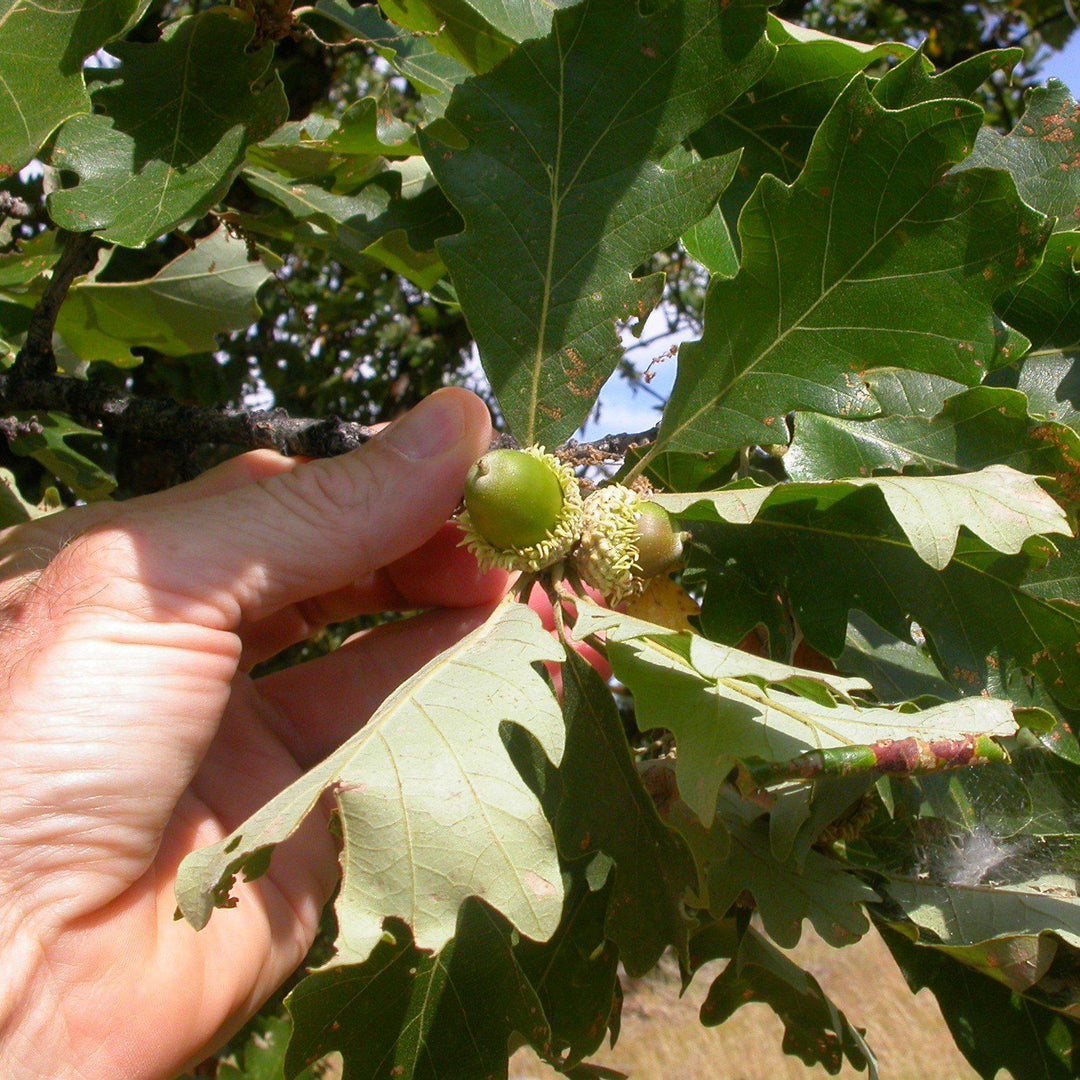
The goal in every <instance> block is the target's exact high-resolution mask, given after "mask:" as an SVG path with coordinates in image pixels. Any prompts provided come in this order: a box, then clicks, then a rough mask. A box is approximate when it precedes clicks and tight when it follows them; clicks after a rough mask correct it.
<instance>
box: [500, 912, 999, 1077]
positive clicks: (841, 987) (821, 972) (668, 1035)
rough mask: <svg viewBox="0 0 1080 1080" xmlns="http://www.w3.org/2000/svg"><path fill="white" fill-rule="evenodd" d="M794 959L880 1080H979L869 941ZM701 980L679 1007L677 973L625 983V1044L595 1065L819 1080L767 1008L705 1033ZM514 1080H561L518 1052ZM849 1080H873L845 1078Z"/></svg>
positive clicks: (927, 1006)
mask: <svg viewBox="0 0 1080 1080" xmlns="http://www.w3.org/2000/svg"><path fill="white" fill-rule="evenodd" d="M793 956H794V959H796V960H797V961H798V962H799V963H800V964H802V965H803V966H804V967H806V968H807V969H808V970H809V971H811V972H812V973H813V974H814V976H815V977H816V978H817V980H818V982H820V983H821V985H822V987H823V989H824V990H825V992H826V993H827V994H829V995H830V997H832V999H833V1001H835V1002H836V1004H837V1005H838V1006H839V1007H840V1008H841V1009H843V1010H844V1012H845V1013H846V1014H847V1016H848V1019H849V1020H850V1021H851V1022H852V1023H853V1024H855V1025H856V1026H858V1027H862V1028H866V1029H867V1037H868V1039H869V1042H870V1045H871V1046H872V1047H873V1048H874V1050H875V1052H876V1053H877V1055H878V1061H879V1064H880V1068H881V1077H882V1080H975V1078H976V1077H977V1073H976V1072H975V1071H974V1070H973V1069H972V1068H971V1067H970V1066H969V1065H968V1064H967V1062H966V1061H965V1060H964V1058H963V1056H962V1055H961V1054H960V1052H959V1051H958V1050H957V1049H956V1047H955V1045H954V1044H953V1041H952V1038H951V1037H950V1035H949V1031H948V1028H947V1027H946V1026H945V1021H944V1020H942V1018H941V1013H940V1012H939V1011H938V1007H937V1002H936V1001H935V1000H934V998H933V996H932V995H931V994H930V993H929V992H928V991H925V990H924V991H923V992H922V993H921V994H919V995H918V996H912V994H911V992H910V991H909V990H908V988H907V984H906V983H905V982H904V979H903V977H902V976H901V974H900V972H899V970H898V969H897V967H896V964H895V963H894V962H893V960H892V957H891V956H890V954H889V951H888V949H887V948H886V947H885V945H884V944H883V943H882V941H881V939H880V938H878V936H877V935H876V934H875V933H873V932H871V933H870V934H868V935H867V936H866V937H865V938H863V940H862V941H860V942H859V943H858V944H857V945H852V946H850V947H849V948H846V949H833V948H830V947H829V946H828V945H825V944H824V943H823V942H822V941H821V940H820V939H818V938H816V937H814V936H813V935H812V934H808V935H805V936H804V938H803V941H802V943H801V944H800V945H799V948H798V949H796V950H795V952H794V954H793ZM710 981H711V980H710V977H709V972H708V970H705V971H703V972H701V974H700V975H699V976H698V979H697V980H696V981H695V983H694V985H693V986H692V987H691V988H690V990H689V991H688V992H687V994H686V997H684V998H681V999H680V998H679V982H678V973H677V971H676V969H675V968H674V967H673V966H670V965H665V966H662V967H661V968H660V969H659V970H658V972H657V973H655V974H654V975H653V976H651V977H650V978H648V979H644V980H640V981H638V982H636V983H629V982H628V983H627V984H626V985H625V990H626V1004H625V1007H624V1009H623V1022H622V1034H621V1035H620V1037H619V1041H618V1043H617V1044H616V1046H615V1048H614V1049H613V1050H612V1049H606V1048H605V1049H604V1050H603V1051H602V1052H601V1053H599V1054H597V1055H596V1057H594V1058H593V1059H592V1060H593V1061H596V1062H597V1063H600V1064H603V1065H607V1066H610V1067H611V1068H616V1069H620V1070H622V1071H623V1072H625V1073H628V1074H629V1075H630V1077H631V1078H632V1080H811V1078H813V1077H815V1076H817V1077H825V1076H826V1075H827V1074H826V1073H825V1071H824V1070H823V1069H820V1068H817V1069H810V1068H807V1067H806V1066H804V1065H803V1064H802V1062H801V1061H799V1060H798V1059H797V1058H791V1057H787V1056H786V1055H785V1054H783V1053H782V1052H781V1050H780V1040H781V1037H782V1033H783V1026H782V1025H781V1023H780V1021H779V1020H778V1019H777V1018H776V1016H774V1015H773V1013H772V1010H771V1009H769V1007H768V1006H767V1005H757V1004H754V1005H746V1006H744V1007H743V1008H742V1009H740V1010H739V1011H738V1012H737V1013H736V1014H735V1015H734V1016H733V1017H732V1018H731V1020H729V1021H728V1022H727V1023H726V1024H724V1025H722V1026H721V1027H719V1028H711V1029H706V1028H703V1027H702V1026H701V1025H700V1023H699V1022H698V1018H697V1011H698V1006H699V1005H700V1004H701V1001H702V999H703V998H704V997H705V993H706V990H707V989H708V985H709V982H710ZM510 1075H511V1077H513V1078H514V1080H554V1078H555V1077H556V1076H557V1074H556V1073H555V1072H553V1071H552V1070H550V1069H548V1068H547V1067H546V1066H544V1065H542V1064H541V1063H540V1062H538V1061H537V1059H536V1057H535V1055H533V1054H532V1053H531V1052H530V1051H527V1050H523V1051H520V1052H519V1053H518V1054H517V1055H516V1056H515V1058H514V1060H513V1063H512V1068H511V1073H510ZM840 1075H841V1077H844V1078H845V1080H848V1078H854V1077H858V1076H863V1077H865V1075H866V1074H865V1073H857V1072H856V1071H855V1070H854V1069H851V1068H845V1069H844V1071H843V1072H842V1073H841V1074H840Z"/></svg>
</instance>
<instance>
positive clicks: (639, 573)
mask: <svg viewBox="0 0 1080 1080" xmlns="http://www.w3.org/2000/svg"><path fill="white" fill-rule="evenodd" d="M688 535H689V534H688V533H682V532H676V530H675V527H674V522H673V521H672V518H671V515H670V514H669V513H668V512H667V511H666V510H665V509H664V508H663V507H662V506H660V505H658V504H657V503H654V502H649V501H648V500H646V499H642V498H641V496H640V495H638V494H637V492H635V491H631V490H630V488H626V487H623V486H622V485H621V484H610V485H609V486H608V487H603V488H600V489H599V490H597V491H594V492H593V493H592V494H591V495H590V496H589V497H588V498H587V499H586V500H585V505H584V507H583V512H582V523H581V539H580V541H579V542H578V546H577V549H576V550H575V552H574V566H575V567H576V569H577V572H578V574H579V575H580V576H581V579H582V580H583V581H585V582H586V583H587V584H589V585H592V587H593V588H594V589H597V590H598V591H599V592H600V594H601V595H602V596H603V597H604V599H605V600H607V601H608V602H609V603H611V604H618V603H621V602H622V601H623V600H626V599H628V598H629V597H631V596H637V595H638V594H639V593H642V592H644V591H645V586H646V584H647V583H648V582H649V579H650V578H654V577H656V576H657V575H658V574H663V573H667V572H668V571H669V570H673V569H674V568H675V567H676V566H677V565H678V564H679V560H680V559H681V558H682V553H683V542H684V541H685V540H686V538H687V537H688Z"/></svg>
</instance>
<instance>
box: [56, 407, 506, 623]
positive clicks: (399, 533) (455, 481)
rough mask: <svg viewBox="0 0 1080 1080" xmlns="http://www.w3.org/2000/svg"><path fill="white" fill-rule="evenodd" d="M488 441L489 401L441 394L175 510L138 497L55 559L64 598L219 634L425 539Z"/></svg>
mask: <svg viewBox="0 0 1080 1080" xmlns="http://www.w3.org/2000/svg"><path fill="white" fill-rule="evenodd" d="M490 439H491V421H490V418H489V416H488V412H487V407H486V406H485V405H484V403H483V402H482V401H481V400H480V399H479V398H478V397H476V396H475V395H474V394H471V393H469V392H468V391H466V390H458V389H444V390H439V391H437V392H436V393H434V394H432V395H431V396H430V397H428V398H426V399H425V400H424V401H423V402H421V403H420V404H419V405H417V406H416V407H415V408H414V409H412V410H411V411H410V412H408V413H406V414H405V415H404V416H403V417H401V418H400V419H398V420H396V421H395V422H394V423H393V424H391V425H390V426H389V427H388V428H386V429H385V430H383V431H382V432H380V433H379V434H378V435H377V436H375V438H373V439H372V440H371V441H370V442H368V443H367V444H366V445H364V446H363V447H361V448H360V449H359V450H355V451H352V452H351V453H349V454H344V455H342V456H341V457H338V458H328V459H321V460H317V461H311V462H307V463H304V464H302V465H298V466H297V467H296V468H295V469H293V470H291V471H289V472H285V473H281V474H279V475H276V476H270V477H267V478H265V479H263V480H260V481H259V482H257V483H253V484H249V485H246V486H245V487H242V488H239V489H236V490H233V491H230V492H227V493H224V494H219V495H211V496H208V497H205V498H200V499H194V500H191V501H187V502H182V503H180V504H178V505H176V506H169V507H165V508H161V507H160V506H157V507H154V506H151V507H147V508H145V509H142V508H140V507H139V506H137V505H136V502H137V501H133V503H132V504H129V505H130V506H131V509H130V510H129V511H127V512H125V513H123V514H121V515H119V516H118V517H117V518H116V519H115V520H113V521H111V522H109V523H108V524H107V525H105V526H103V527H101V528H100V529H95V530H92V531H91V532H90V533H88V534H86V535H85V536H84V537H82V538H81V540H80V541H79V542H78V543H77V544H75V545H73V546H72V547H71V548H69V549H67V551H66V552H65V553H64V555H65V556H67V558H65V559H62V560H56V562H61V563H68V562H70V561H75V562H76V564H77V565H76V566H75V567H70V566H68V568H67V569H68V570H70V571H71V573H65V575H64V576H65V579H66V581H67V582H71V581H77V582H78V583H79V584H78V587H77V588H74V589H69V590H65V599H71V600H74V601H76V602H78V600H79V598H80V597H82V598H85V599H87V600H92V603H93V605H94V606H95V607H97V608H100V607H102V606H108V607H110V608H113V609H120V610H124V611H128V612H131V611H138V612H139V613H140V614H141V615H143V617H148V618H151V619H154V620H155V621H156V620H163V621H175V620H183V621H189V622H194V623H198V624H202V625H208V626H214V627H216V628H222V629H235V628H236V627H238V626H239V625H240V623H241V622H245V623H246V622H250V621H254V620H257V619H261V618H265V617H267V616H269V615H272V614H273V613H274V612H276V611H278V610H280V609H281V608H283V607H285V606H286V605H288V604H293V603H297V602H300V601H302V600H306V599H308V598H310V597H313V596H317V595H320V594H322V593H325V592H329V591H331V590H333V589H338V588H342V587H344V586H346V585H349V584H351V583H352V582H354V581H355V580H357V579H358V578H360V577H362V576H363V575H365V574H369V573H371V572H372V571H373V570H377V569H378V568H380V567H382V566H385V565H387V564H388V563H391V562H393V561H394V560H395V559H398V558H400V557H401V556H402V555H405V554H407V553H408V552H410V551H412V550H413V549H414V548H416V547H418V546H420V545H421V544H422V543H424V541H425V540H427V539H428V537H430V536H431V535H432V534H433V533H434V532H435V531H436V530H437V529H438V528H439V526H440V525H441V524H442V523H443V522H445V521H446V519H447V518H448V517H449V516H450V514H451V513H453V511H454V509H455V507H456V506H457V504H458V502H459V501H460V499H461V494H462V490H463V488H464V482H465V475H466V473H467V471H468V469H469V466H470V465H471V464H472V463H473V462H474V461H475V460H476V459H477V458H478V457H479V456H480V455H481V454H482V453H483V452H484V451H485V450H486V449H487V447H488V445H489V443H490ZM52 569H55V570H56V572H63V567H62V566H54V567H50V570H52Z"/></svg>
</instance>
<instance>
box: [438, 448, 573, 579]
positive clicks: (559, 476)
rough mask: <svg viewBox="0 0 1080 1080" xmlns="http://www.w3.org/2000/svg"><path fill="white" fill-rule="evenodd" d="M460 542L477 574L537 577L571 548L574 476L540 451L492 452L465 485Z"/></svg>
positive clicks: (556, 460) (563, 556)
mask: <svg viewBox="0 0 1080 1080" xmlns="http://www.w3.org/2000/svg"><path fill="white" fill-rule="evenodd" d="M459 521H460V523H461V526H462V528H464V530H465V539H464V540H463V541H462V543H463V544H465V545H466V546H467V547H468V548H469V550H470V551H472V553H473V554H474V555H475V556H476V560H477V562H478V563H479V564H480V567H481V569H484V570H488V569H490V568H491V567H494V566H499V567H502V568H503V569H504V570H523V571H533V572H535V571H539V570H544V569H546V568H547V567H549V566H552V565H554V564H555V563H557V562H561V561H562V560H563V559H565V558H566V556H567V555H568V554H569V553H570V550H571V548H573V546H574V544H575V543H576V542H577V538H578V533H579V531H580V525H581V491H580V489H579V487H578V482H577V478H576V477H575V476H574V470H573V469H572V468H570V466H568V465H564V464H563V463H562V462H561V461H559V459H558V458H557V457H555V456H554V455H553V454H548V453H546V452H545V451H544V448H543V447H542V446H532V447H529V448H528V449H526V450H492V451H490V452H489V453H487V454H485V455H484V456H483V457H482V458H481V459H480V460H479V461H478V462H476V464H475V465H473V467H472V468H471V469H470V470H469V474H468V476H467V477H466V479H465V511H464V512H463V513H462V514H461V515H460V516H459Z"/></svg>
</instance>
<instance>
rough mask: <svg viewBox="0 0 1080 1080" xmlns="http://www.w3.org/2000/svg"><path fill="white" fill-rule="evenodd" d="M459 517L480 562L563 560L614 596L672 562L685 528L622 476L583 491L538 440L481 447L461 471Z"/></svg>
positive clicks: (507, 565) (509, 565)
mask: <svg viewBox="0 0 1080 1080" xmlns="http://www.w3.org/2000/svg"><path fill="white" fill-rule="evenodd" d="M459 520H460V522H461V525H462V527H463V528H464V529H465V539H464V540H463V541H462V542H463V543H464V544H466V545H467V546H468V547H469V549H470V550H471V551H472V552H473V554H474V555H475V556H476V559H477V561H478V562H479V564H480V566H481V567H482V568H483V569H489V568H491V567H493V566H500V567H502V568H503V569H505V570H522V571H531V572H534V573H536V572H539V571H542V570H547V569H548V568H550V567H553V566H555V565H556V564H561V563H564V564H566V565H567V566H568V567H569V568H570V569H571V570H572V572H573V573H575V574H576V575H577V576H578V577H579V578H580V579H581V580H582V581H584V582H586V583H587V584H589V585H591V586H593V588H595V589H597V590H598V591H599V592H600V594H601V595H602V596H603V597H604V599H605V600H607V601H608V602H609V603H612V604H617V603H619V602H620V601H622V600H626V599H628V598H629V597H632V596H636V595H637V594H639V593H641V592H642V591H644V589H645V586H646V584H647V583H648V581H649V579H650V578H653V577H656V576H657V575H658V574H663V573H666V572H668V571H669V570H673V569H674V568H675V567H676V566H677V565H678V564H679V561H680V559H681V558H682V551H683V542H684V540H685V539H686V537H687V535H688V534H686V533H681V532H678V531H677V530H676V528H675V525H674V522H673V520H672V518H671V516H670V515H669V514H668V512H667V511H666V510H665V509H664V508H663V507H662V506H659V505H658V504H657V503H654V502H650V501H649V500H647V499H644V498H642V497H641V496H640V495H638V493H637V492H636V491H633V490H631V489H630V488H627V487H623V486H622V485H621V484H609V485H608V486H607V487H602V488H599V489H598V490H596V491H594V492H592V493H591V494H590V495H589V496H588V497H587V498H585V499H582V497H581V490H580V488H579V486H578V482H577V478H576V477H575V476H574V471H573V469H572V468H571V467H570V466H569V465H565V464H563V463H562V462H561V461H559V459H558V458H557V457H555V456H554V455H553V454H548V453H546V452H545V451H544V448H543V447H539V446H533V447H529V448H528V449H526V450H492V451H491V452H490V453H487V454H485V455H484V456H483V457H482V458H481V459H480V460H479V461H478V462H477V463H476V464H475V465H474V466H473V467H472V469H471V470H470V471H469V475H468V477H467V478H466V481H465V509H464V511H463V512H462V513H461V515H460V517H459Z"/></svg>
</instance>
